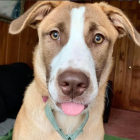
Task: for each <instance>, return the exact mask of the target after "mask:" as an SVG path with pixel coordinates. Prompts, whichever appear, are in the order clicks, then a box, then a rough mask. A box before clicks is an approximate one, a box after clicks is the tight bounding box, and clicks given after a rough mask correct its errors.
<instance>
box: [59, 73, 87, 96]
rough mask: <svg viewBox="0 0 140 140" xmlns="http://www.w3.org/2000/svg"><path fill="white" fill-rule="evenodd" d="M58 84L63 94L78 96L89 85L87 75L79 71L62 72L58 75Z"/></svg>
mask: <svg viewBox="0 0 140 140" xmlns="http://www.w3.org/2000/svg"><path fill="white" fill-rule="evenodd" d="M58 84H59V86H60V88H61V90H62V92H63V93H64V94H65V95H68V96H70V97H71V98H74V97H76V96H80V95H82V94H83V93H84V91H85V90H86V89H87V88H88V86H89V79H88V77H87V76H86V75H85V74H83V73H81V72H64V73H62V74H61V75H59V77H58Z"/></svg>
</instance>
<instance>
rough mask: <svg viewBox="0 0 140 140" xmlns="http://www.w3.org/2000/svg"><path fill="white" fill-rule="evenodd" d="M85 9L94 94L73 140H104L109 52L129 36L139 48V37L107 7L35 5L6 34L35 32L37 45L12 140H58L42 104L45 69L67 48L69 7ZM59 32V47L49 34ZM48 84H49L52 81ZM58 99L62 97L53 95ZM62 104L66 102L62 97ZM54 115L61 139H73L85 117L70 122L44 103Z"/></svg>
mask: <svg viewBox="0 0 140 140" xmlns="http://www.w3.org/2000/svg"><path fill="white" fill-rule="evenodd" d="M80 6H85V7H86V12H85V28H84V38H85V42H86V44H87V46H88V47H89V49H90V51H91V53H92V57H93V59H94V61H95V66H96V70H97V72H96V74H97V78H98V82H99V92H98V95H97V97H96V99H95V101H94V102H93V103H91V104H90V108H89V120H88V122H87V124H86V125H85V127H84V129H83V133H82V134H80V135H79V136H78V137H77V138H76V140H103V139H104V128H103V119H102V114H103V111H104V93H105V88H106V83H107V80H108V77H109V74H110V72H111V69H112V52H113V46H114V43H115V41H116V39H117V38H118V37H122V36H124V35H125V34H128V35H129V36H130V37H131V38H132V39H133V40H134V41H135V42H136V43H137V44H138V45H140V35H139V34H138V33H137V31H136V30H135V29H134V27H133V26H132V24H131V23H130V21H129V20H128V19H127V17H126V16H125V15H124V14H123V13H122V11H120V10H119V9H117V8H115V7H113V6H110V5H107V4H106V3H99V4H98V3H95V4H77V3H73V2H66V1H64V2H56V1H52V2H50V1H40V2H37V3H36V4H35V5H34V6H33V7H32V8H30V9H29V10H28V11H27V12H26V13H25V14H24V15H22V16H21V17H20V18H19V19H17V20H15V21H13V22H12V23H11V25H10V29H9V32H10V33H12V34H17V33H19V32H21V31H22V30H23V29H24V28H25V27H26V26H27V25H30V26H33V27H34V28H37V29H38V36H39V43H38V45H37V46H36V48H35V51H34V59H33V65H34V76H35V78H34V80H33V82H32V83H31V84H30V86H29V87H28V88H27V90H26V92H25V97H24V101H23V105H22V107H21V109H20V112H19V114H18V116H17V119H16V123H15V126H14V135H13V140H62V139H63V138H62V137H61V136H60V135H59V134H58V133H57V132H56V131H55V130H54V128H53V126H52V125H51V124H50V122H49V121H48V119H47V117H46V115H45V111H44V108H45V106H46V104H45V103H44V102H43V101H42V95H45V96H49V93H48V88H47V84H46V81H47V83H48V80H50V79H49V78H50V77H49V73H50V71H51V68H50V67H49V65H50V63H51V61H52V59H53V58H54V57H55V56H56V54H58V53H59V52H60V51H61V49H62V47H63V46H64V45H65V44H66V43H67V42H68V39H69V34H70V11H71V9H72V8H74V7H80ZM55 28H57V30H59V31H60V32H61V41H53V40H52V39H51V38H50V36H49V32H50V29H55ZM96 32H98V33H102V34H104V35H105V36H106V40H105V41H104V42H103V43H102V44H100V45H99V44H93V43H92V37H93V36H94V35H95V33H96ZM51 80H53V79H51ZM58 91H59V94H60V96H61V91H60V89H58ZM64 98H66V97H64ZM47 102H48V103H49V104H50V105H51V107H52V108H53V109H54V115H55V118H56V121H57V122H58V125H59V127H60V128H62V129H63V131H64V132H65V134H69V133H72V132H74V131H75V130H76V128H77V127H78V126H79V125H80V124H81V123H82V121H83V119H84V114H82V115H78V116H75V117H72V116H66V115H64V114H62V113H61V112H58V111H56V110H55V108H54V105H53V102H52V101H51V99H49V100H48V101H47Z"/></svg>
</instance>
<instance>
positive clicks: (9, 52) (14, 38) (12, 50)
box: [5, 34, 19, 64]
mask: <svg viewBox="0 0 140 140" xmlns="http://www.w3.org/2000/svg"><path fill="white" fill-rule="evenodd" d="M18 53H19V34H18V35H11V34H8V42H7V49H6V61H5V64H11V63H15V62H18Z"/></svg>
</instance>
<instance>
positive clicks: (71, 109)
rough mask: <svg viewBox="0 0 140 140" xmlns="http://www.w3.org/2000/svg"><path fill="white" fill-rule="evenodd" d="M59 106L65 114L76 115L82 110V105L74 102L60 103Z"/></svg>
mask: <svg viewBox="0 0 140 140" xmlns="http://www.w3.org/2000/svg"><path fill="white" fill-rule="evenodd" d="M61 108H62V110H63V112H64V113H65V114H66V115H69V116H76V115H78V114H80V113H81V112H82V111H83V110H84V105H82V104H77V103H74V102H69V103H62V104H61Z"/></svg>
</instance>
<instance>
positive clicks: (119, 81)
mask: <svg viewBox="0 0 140 140" xmlns="http://www.w3.org/2000/svg"><path fill="white" fill-rule="evenodd" d="M126 45H127V37H124V38H122V39H120V40H119V43H118V50H117V57H116V66H115V77H114V92H115V99H114V100H113V107H115V108H123V103H124V93H123V92H122V88H123V82H124V72H125V71H124V69H125V60H126V55H125V54H126Z"/></svg>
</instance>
